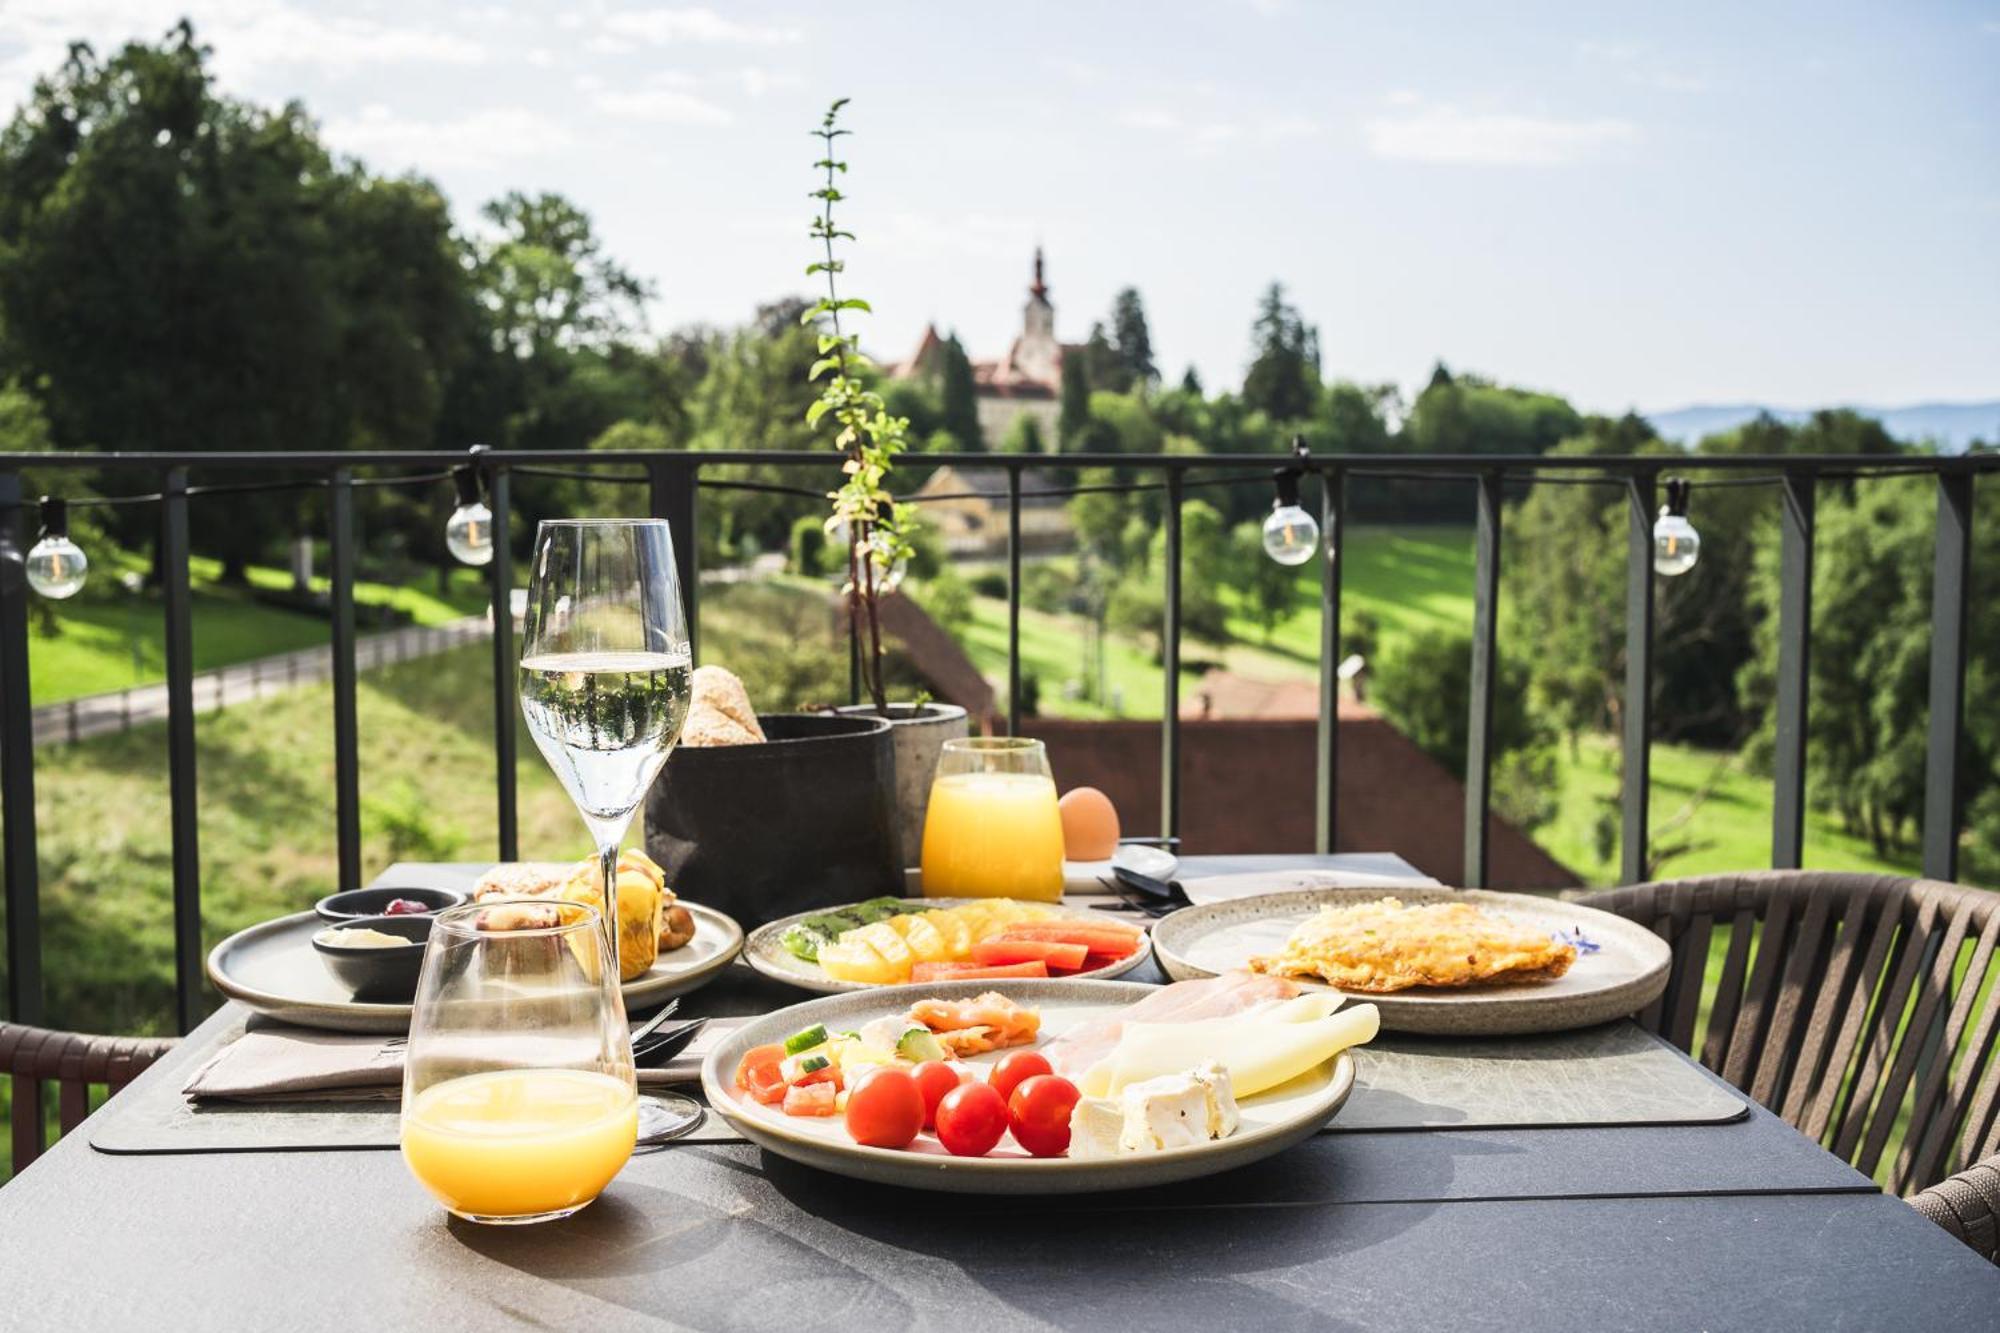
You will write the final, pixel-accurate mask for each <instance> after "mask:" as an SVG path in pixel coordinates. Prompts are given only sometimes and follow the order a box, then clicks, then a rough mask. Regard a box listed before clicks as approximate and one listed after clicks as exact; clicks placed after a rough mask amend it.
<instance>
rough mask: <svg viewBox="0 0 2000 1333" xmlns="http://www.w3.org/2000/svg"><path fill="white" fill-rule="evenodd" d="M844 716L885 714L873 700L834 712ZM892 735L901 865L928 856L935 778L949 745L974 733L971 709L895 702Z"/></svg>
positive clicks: (890, 725) (890, 711) (892, 710)
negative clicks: (928, 812) (926, 815)
mask: <svg viewBox="0 0 2000 1333" xmlns="http://www.w3.org/2000/svg"><path fill="white" fill-rule="evenodd" d="M834 712H836V713H837V714H839V715H840V716H842V717H867V718H879V717H880V715H879V714H878V713H876V711H875V705H873V704H850V705H848V706H847V707H845V708H836V709H835V710H834ZM889 728H890V730H889V738H890V742H891V744H892V745H893V747H894V749H895V755H896V760H895V765H896V829H897V836H898V839H899V842H900V845H901V855H902V859H901V861H900V862H899V864H901V865H905V866H913V865H916V864H917V863H918V862H919V861H920V860H922V859H923V852H924V811H925V810H927V809H929V808H930V803H931V779H932V778H934V777H936V776H937V766H938V755H939V754H940V753H942V752H943V750H944V743H945V742H946V741H950V740H957V739H959V738H960V737H962V736H965V735H967V734H969V733H970V731H971V724H970V723H969V721H968V720H967V718H966V714H965V710H964V709H963V708H960V707H959V706H958V705H957V704H890V705H889Z"/></svg>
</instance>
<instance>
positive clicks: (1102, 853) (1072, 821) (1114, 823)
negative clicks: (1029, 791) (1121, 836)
mask: <svg viewBox="0 0 2000 1333" xmlns="http://www.w3.org/2000/svg"><path fill="white" fill-rule="evenodd" d="M1056 809H1057V810H1059V811H1061V812H1062V829H1063V855H1064V856H1065V857H1067V858H1068V859H1069V860H1072V861H1108V860H1110V859H1111V854H1112V853H1113V852H1115V851H1117V850H1118V809H1117V807H1116V806H1114V805H1112V804H1111V798H1110V797H1109V796H1106V795H1105V794H1104V793H1103V792H1101V791H1099V790H1098V789H1097V788H1095V787H1077V788H1075V789H1073V790H1071V791H1067V792H1064V793H1063V798H1062V799H1061V800H1060V801H1057V802H1056Z"/></svg>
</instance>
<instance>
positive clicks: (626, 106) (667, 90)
mask: <svg viewBox="0 0 2000 1333" xmlns="http://www.w3.org/2000/svg"><path fill="white" fill-rule="evenodd" d="M594 104H595V106H596V107H597V109H598V110H599V111H602V112H604V113H605V114H606V115H608V116H617V117H619V118H620V119H621V120H644V121H653V122H657V123H660V124H666V125H727V124H729V122H730V121H731V120H733V119H734V117H732V116H731V115H730V114H729V112H728V111H726V110H724V109H723V108H722V107H719V106H717V105H716V104H715V103H713V102H710V101H707V100H705V99H703V98H701V97H698V96H696V95H695V94H694V93H691V92H688V91H687V90H686V89H684V88H671V87H652V88H639V89H634V90H632V91H629V92H606V93H599V94H598V95H597V98H596V101H595V103H594Z"/></svg>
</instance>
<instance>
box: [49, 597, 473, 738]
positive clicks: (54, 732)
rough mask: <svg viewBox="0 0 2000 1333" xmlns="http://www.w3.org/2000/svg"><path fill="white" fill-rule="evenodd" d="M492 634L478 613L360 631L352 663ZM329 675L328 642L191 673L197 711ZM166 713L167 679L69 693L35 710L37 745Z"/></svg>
mask: <svg viewBox="0 0 2000 1333" xmlns="http://www.w3.org/2000/svg"><path fill="white" fill-rule="evenodd" d="M492 633H493V627H492V625H491V624H489V623H488V621H487V618H486V617H485V616H484V615H478V616H467V617H466V618H465V619H463V620H454V621H452V622H451V623H449V624H446V625H411V626H408V627H406V628H403V629H398V630H388V631H386V632H384V633H381V634H365V635H361V636H358V637H357V638H356V639H355V643H354V664H355V667H356V669H357V670H361V671H366V670H368V669H369V668H371V667H379V666H387V665H389V664H390V663H393V662H405V661H408V660H409V659H411V658H413V657H429V656H431V655H432V654H434V653H441V652H444V651H446V650H447V649H451V648H456V647H458V646H459V645H461V644H467V643H475V642H478V641H479V640H482V639H485V638H488V637H489V636H491V635H492ZM331 679H333V647H332V645H331V644H321V645H320V646H318V647H316V648H300V649H298V650H296V651H294V652H289V653H278V654H276V655H274V656H271V657H260V658H258V659H257V660H255V661H253V662H239V663H237V664H236V665H234V666H227V667H219V668H217V669H216V670H214V671H203V672H200V673H198V674H197V675H196V676H195V678H194V710H195V712H196V713H214V712H220V711H221V710H223V709H226V708H231V707H234V706H236V705H237V704H246V703H250V702H252V701H253V700H257V699H265V698H269V697H271V696H272V695H276V694H285V693H287V692H289V691H291V690H295V689H299V688H300V687H302V686H306V685H317V684H319V683H320V682H321V681H326V680H331ZM166 717H167V687H166V685H165V684H157V685H135V686H133V687H132V688H130V689H125V690H114V691H113V692H111V693H109V694H92V695H88V696H86V697H84V698H81V699H67V700H64V701H63V702H61V703H54V704H44V705H42V706H41V707H40V708H37V709H36V710H35V744H36V745H59V744H62V743H64V742H67V741H79V740H85V739H87V738H89V737H91V736H102V735H106V734H108V733H111V732H118V731H126V730H129V729H131V728H132V727H135V726H140V725H143V724H145V723H148V722H163V721H165V720H166Z"/></svg>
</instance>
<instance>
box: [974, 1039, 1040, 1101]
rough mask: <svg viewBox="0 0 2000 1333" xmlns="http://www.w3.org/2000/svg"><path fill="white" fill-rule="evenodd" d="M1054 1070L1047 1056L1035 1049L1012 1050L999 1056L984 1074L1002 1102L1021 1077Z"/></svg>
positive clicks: (1010, 1094) (1012, 1092)
mask: <svg viewBox="0 0 2000 1333" xmlns="http://www.w3.org/2000/svg"><path fill="white" fill-rule="evenodd" d="M1055 1072H1056V1071H1055V1069H1054V1067H1052V1066H1051V1065H1050V1064H1049V1060H1048V1057H1047V1056H1045V1055H1042V1054H1040V1053H1038V1052H1036V1051H1014V1052H1012V1053H1011V1054H1008V1055H1003V1056H1001V1057H1000V1063H999V1064H997V1065H994V1066H993V1072H992V1073H990V1074H988V1075H987V1076H986V1080H987V1082H989V1083H991V1084H992V1085H993V1091H995V1092H997V1093H999V1094H1000V1100H1001V1101H1003V1102H1004V1101H1006V1100H1007V1099H1008V1098H1009V1097H1011V1096H1013V1095H1014V1088H1015V1085H1017V1084H1018V1083H1020V1081H1021V1080H1022V1079H1024V1078H1033V1077H1034V1076H1035V1075H1037V1074H1053V1073H1055Z"/></svg>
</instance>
